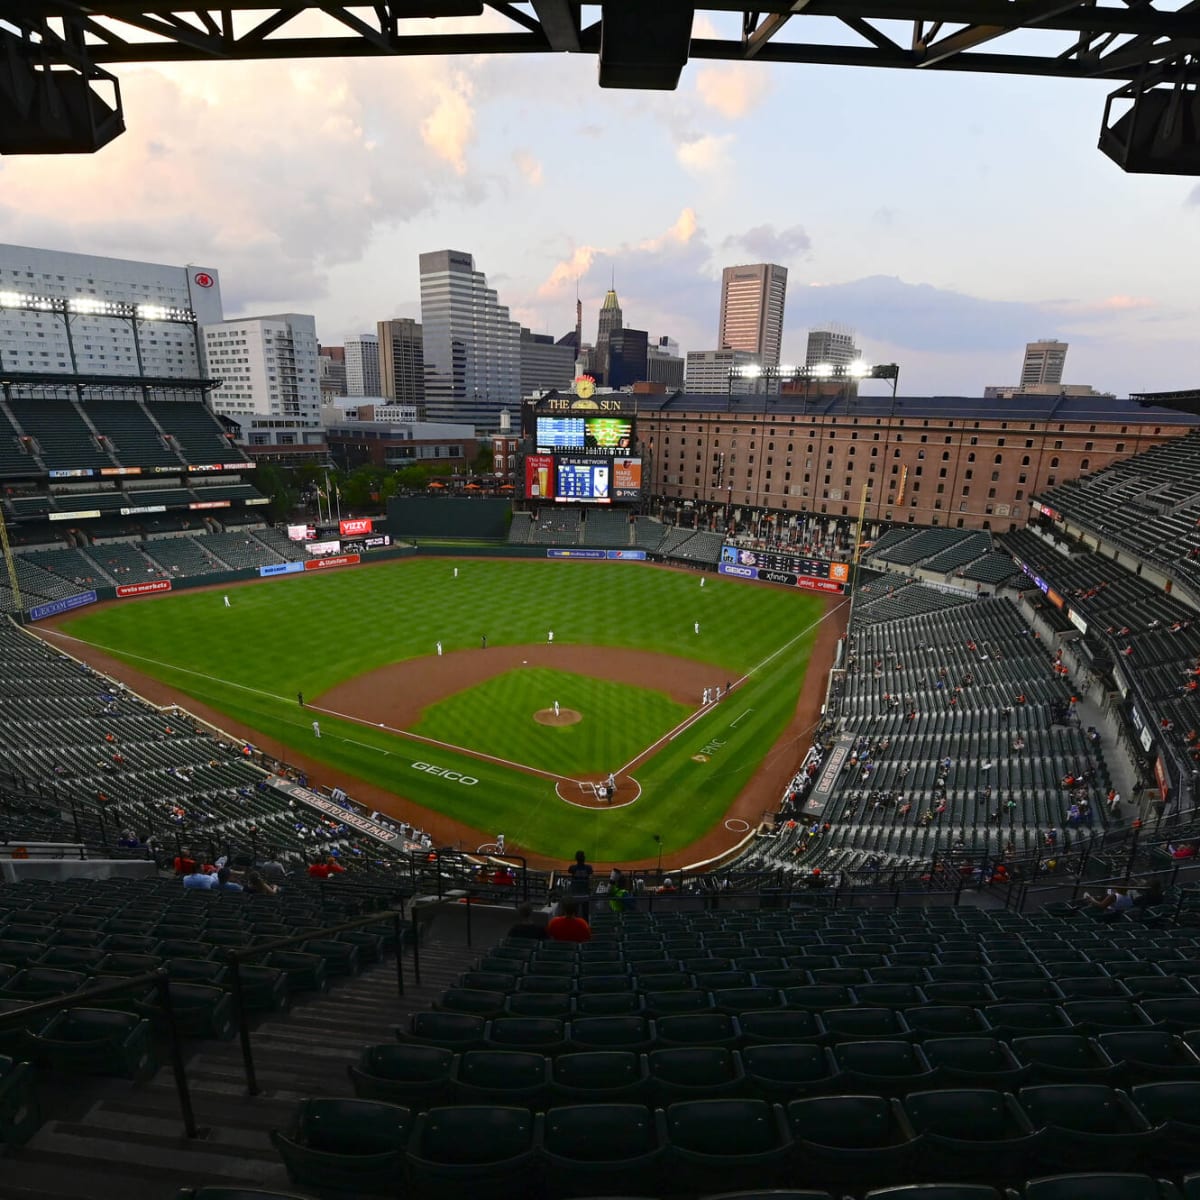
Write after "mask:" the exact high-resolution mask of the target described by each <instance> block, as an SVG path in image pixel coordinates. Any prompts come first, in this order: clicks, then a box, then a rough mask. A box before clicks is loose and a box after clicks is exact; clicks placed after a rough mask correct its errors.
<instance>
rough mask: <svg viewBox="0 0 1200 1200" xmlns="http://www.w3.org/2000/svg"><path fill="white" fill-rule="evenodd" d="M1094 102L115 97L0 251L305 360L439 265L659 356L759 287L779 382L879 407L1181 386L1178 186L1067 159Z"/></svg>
mask: <svg viewBox="0 0 1200 1200" xmlns="http://www.w3.org/2000/svg"><path fill="white" fill-rule="evenodd" d="M493 19H494V18H493ZM481 21H482V23H483V24H485V25H486V22H487V21H488V18H487V17H486V16H485V17H484V18H482V19H481ZM736 27H737V17H736V14H731V15H730V19H729V23H728V26H727V27H725V26H723V27H721V28H720V29H719V30H718V31H717V32H718V33H719V34H720V35H721V36H736V35H737V28H736ZM701 32H711V31H710V30H701ZM1104 87H1105V85H1104V83H1103V82H1098V83H1097V84H1095V85H1094V86H1093V85H1091V84H1088V83H1084V82H1082V81H1056V80H1041V79H1039V80H1017V79H1010V78H999V77H997V78H993V77H978V76H977V77H969V78H968V77H962V76H955V75H953V74H951V73H935V74H932V75H920V76H904V77H898V76H895V75H892V74H889V73H886V72H879V73H873V72H866V71H852V70H835V69H824V68H819V67H786V66H777V65H771V64H768V63H764V62H754V63H691V64H689V66H688V67H687V68H686V70H685V71H684V75H683V79H682V81H681V84H680V88H679V90H678V91H677V92H674V93H669V94H663V95H659V94H648V93H614V92H607V91H604V90H602V89H598V88H596V86H595V63H594V62H593V61H591V60H590V59H588V58H587V57H586V56H580V57H578V58H576V57H573V56H568V57H562V58H549V59H544V60H543V59H539V60H537V61H536V69H531V65H530V63H529V62H528V61H515V60H510V59H505V58H503V57H497V58H464V59H456V60H448V59H438V58H428V59H406V60H389V61H374V60H372V61H362V62H350V61H337V60H331V61H322V62H303V63H270V62H263V63H252V64H245V63H230V64H223V65H222V66H221V67H220V69H219V71H213V70H212V69H211V67H208V66H205V65H187V66H184V65H180V66H144V67H137V68H130V69H128V70H126V71H124V72H123V75H122V88H123V95H124V99H125V103H126V107H127V110H128V111H129V112H130V113H131V114H136V115H137V120H136V121H134V122H131V125H130V131H129V133H128V134H126V135H125V136H124V137H122V138H120V139H117V141H115V142H114V143H113V144H112V145H110V146H109V147H107V148H106V149H105V150H103V151H101V152H100V153H99V154H97V155H94V156H90V157H78V156H66V157H63V158H21V157H11V156H10V157H6V158H5V159H4V160H3V162H0V241H4V242H9V243H16V244H21V245H30V246H40V247H47V248H53V249H61V250H64V251H77V252H83V253H89V254H96V255H102V256H109V257H118V258H135V259H140V260H144V261H149V262H154V261H165V262H180V263H183V262H193V263H214V264H216V265H217V266H218V267H219V268H220V270H221V278H222V285H223V289H224V293H225V311H226V315H227V316H229V317H237V316H245V315H249V316H253V315H255V314H260V313H266V312H279V311H295V312H310V313H312V314H313V315H314V316H315V317H316V319H317V328H318V331H319V334H320V336H321V339H322V341H323V342H326V343H328V344H340V343H342V342H343V340H344V338H345V336H346V335H349V334H355V333H361V332H364V331H367V330H371V329H374V328H375V327H376V324H377V322H378V321H379V320H386V319H390V318H393V317H411V318H414V319H419V318H420V305H419V280H418V269H417V263H418V257H419V255H420V254H421V253H423V252H427V251H429V250H431V249H436V248H439V247H444V246H461V247H463V248H464V249H466V250H468V251H469V252H470V253H471V254H473V255H474V257H475V258H476V260H477V261H478V262H479V263H480V264H481V265H482V267H483V269H484V270H485V271H486V272H487V275H488V280H489V286H490V287H493V288H495V289H496V290H497V292H498V293H499V296H500V299H501V301H502V302H503V303H504V304H505V305H507V306H508V307H509V308H510V310H511V313H512V318H513V320H514V321H518V322H519V323H520V324H522V325H525V326H527V327H528V328H529V329H531V330H532V331H534V332H536V333H543V332H544V333H551V334H553V335H554V336H555V337H558V336H561V335H562V334H563V333H564V332H565V331H567V330H568V329H571V328H572V327H573V325H574V320H573V316H574V313H573V305H574V302H575V295H576V288H577V286H578V289H579V293H580V295H581V296H582V299H583V301H584V304H585V308H586V310H587V311H588V312H589V320H588V326H589V330H590V328H592V327H593V325H592V319H593V316H592V315H593V314H595V313H596V312H597V311H598V309H599V306H600V303H601V302H602V300H603V296H604V293H605V292H606V291H607V289H608V287H609V284H610V280H611V276H612V271H613V268H614V267H615V274H616V285H617V289H618V291H619V293H620V297H621V303H622V307H623V308H624V309H625V311H626V312H627V313H629V314H631V318H630V319H631V320H632V322H633V323H634V324H635V325H636V326H637V327H639V328H642V329H648V330H649V331H650V332H651V333H652V334H653V336H654V337H658V336H661V335H663V334H669V335H670V336H671V337H673V338H675V339H676V340H678V341H679V343H680V344H681V346H682V347H684V348H685V349H706V348H710V347H711V346H712V345H713V341H714V337H713V314H714V313H716V312H717V311H718V309H719V302H720V274H721V270H722V268H723V267H725V266H730V265H733V264H737V263H745V262H775V263H779V264H780V265H781V266H784V267H786V268H787V269H788V272H789V284H790V285H791V286H790V287H789V289H788V291H789V295H788V298H787V310H786V320H785V327H784V334H783V349H782V355H781V357H782V360H783V361H785V362H797V361H802V360H803V355H804V343H805V336H806V333H807V331H808V330H809V329H811V328H813V327H816V326H820V325H822V324H825V323H827V322H829V321H837V322H841V323H844V324H846V325H849V326H852V327H853V328H855V329H856V330H857V331H858V336H859V341H860V344H861V346H862V348H863V352H864V354H865V356H866V357H867V358H868V359H869V360H871V361H875V362H890V361H895V362H898V363H899V364H900V368H901V381H902V387H903V388H904V390H906V391H912V392H924V393H938V394H949V393H959V394H966V395H978V394H981V393H982V389H983V387H984V386H985V385H987V384H990V383H993V382H994V381H995V380H997V379H1009V378H1013V379H1015V378H1016V377H1017V373H1018V371H1019V368H1020V359H1019V357H1018V356H1019V354H1020V348H1021V346H1023V345H1024V344H1025V343H1026V342H1028V341H1030V340H1032V339H1034V338H1041V337H1052V338H1058V339H1061V340H1063V341H1067V342H1070V344H1071V346H1072V351H1071V354H1072V363H1073V366H1072V372H1071V373H1072V375H1073V376H1077V377H1079V378H1081V379H1087V380H1090V381H1092V382H1093V383H1095V384H1096V385H1097V386H1098V387H1102V388H1105V389H1108V390H1113V391H1116V392H1121V393H1125V392H1128V391H1130V390H1135V391H1136V390H1157V389H1163V390H1165V389H1168V388H1174V387H1186V386H1189V385H1192V384H1194V383H1195V379H1194V377H1193V374H1192V372H1193V367H1192V365H1191V364H1192V362H1193V361H1194V351H1193V349H1192V345H1193V334H1192V331H1193V329H1194V328H1195V326H1196V322H1197V318H1198V317H1200V300H1197V299H1196V298H1195V297H1194V295H1193V294H1192V289H1190V287H1189V283H1188V280H1187V279H1186V278H1185V275H1186V273H1185V272H1181V271H1179V270H1178V264H1179V263H1180V262H1181V261H1189V260H1190V259H1194V258H1195V257H1196V256H1197V254H1198V253H1200V187H1197V186H1196V184H1195V183H1194V181H1190V180H1181V179H1177V178H1171V177H1145V176H1126V175H1123V174H1122V173H1121V172H1120V171H1119V170H1118V169H1117V168H1116V167H1114V166H1113V164H1112V163H1111V162H1109V161H1108V160H1107V159H1106V158H1104V156H1103V155H1101V154H1099V153H1098V152H1097V151H1096V150H1095V148H1094V143H1095V132H1096V121H1097V117H1096V111H1097V109H1096V105H1097V100H1098V99H1099V98H1100V97H1101V96H1102V95H1103V91H1104ZM547 94H553V95H554V96H555V103H554V104H553V105H546V104H545V102H544V97H545V96H546V95H547ZM814 97H819V103H820V109H821V112H822V120H823V121H825V122H828V127H829V128H837V129H840V130H842V131H844V133H845V136H839V137H837V138H833V139H827V140H826V142H824V143H823V144H822V150H821V155H820V169H819V170H814V166H813V164H812V162H811V161H809V160H806V159H805V156H804V155H800V156H795V161H789V160H788V157H787V156H785V155H781V154H780V152H779V145H778V138H777V129H776V123H775V122H773V121H770V120H767V119H765V118H766V117H768V116H769V115H770V114H772V113H780V112H786V113H789V114H795V116H796V119H797V120H800V119H803V117H804V114H806V113H809V112H812V111H813V108H814V104H815V103H816V101H815V99H814ZM1048 114H1050V115H1051V116H1052V120H1049V121H1048V120H1047V116H1048ZM634 126H636V127H637V128H638V130H639V136H638V138H636V139H630V138H629V136H628V133H629V130H630V129H631V128H633V127H634ZM1030 127H1035V128H1039V129H1042V130H1043V133H1042V136H1040V137H1039V138H1038V140H1037V141H1036V143H1034V144H1033V145H1032V146H1031V145H1030V143H1029V142H1028V140H1027V134H1026V131H1027V129H1028V128H1030ZM234 129H236V130H237V135H236V136H230V131H231V130H234ZM914 129H920V130H923V131H926V132H927V133H928V137H925V138H922V139H920V140H918V141H916V142H914V139H913V137H912V131H913V130H914ZM264 147H268V148H269V149H268V150H266V151H265V152H264V149H263V148H264ZM1018 167H1019V168H1020V174H1019V175H1018V174H1017V168H1018ZM567 189H569V194H570V197H571V199H570V203H569V204H567V203H564V202H563V197H564V195H566V194H567ZM614 189H616V194H617V195H619V196H620V199H619V200H615V198H614ZM1050 196H1053V197H1055V198H1056V199H1055V200H1054V201H1053V202H1051V203H1047V202H1044V201H1043V197H1050ZM1064 198H1065V199H1064ZM1118 212H1119V213H1120V214H1121V216H1120V225H1119V227H1118V226H1117V225H1116V224H1115V222H1114V219H1113V214H1115V213H1118Z"/></svg>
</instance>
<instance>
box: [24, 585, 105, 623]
mask: <svg viewBox="0 0 1200 1200" xmlns="http://www.w3.org/2000/svg"><path fill="white" fill-rule="evenodd" d="M96 599H97V597H96V593H95V592H80V593H79V595H77V596H66V597H64V598H63V599H62V600H51V601H49V602H48V603H46V604H35V605H34V606H33V607H32V608H31V609H30V610H29V619H30V620H31V621H41V620H44V619H45V618H46V617H56V616H58V614H59V613H65V612H70V611H71V609H73V608H82V607H83V606H84V605H85V604H95V603H96Z"/></svg>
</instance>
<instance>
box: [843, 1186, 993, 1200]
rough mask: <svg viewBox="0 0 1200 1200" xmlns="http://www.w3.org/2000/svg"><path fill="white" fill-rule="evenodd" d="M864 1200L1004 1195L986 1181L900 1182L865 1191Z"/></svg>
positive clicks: (981, 1199)
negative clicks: (894, 1185) (895, 1184)
mask: <svg viewBox="0 0 1200 1200" xmlns="http://www.w3.org/2000/svg"><path fill="white" fill-rule="evenodd" d="M1010 1195H1011V1193H1010ZM864 1200H1004V1197H1003V1196H1002V1195H1001V1194H1000V1193H999V1192H998V1191H996V1189H995V1188H994V1187H988V1185H987V1184H986V1183H902V1184H899V1185H897V1186H896V1187H885V1188H875V1189H874V1190H872V1191H870V1192H867V1193H866V1196H865V1197H864Z"/></svg>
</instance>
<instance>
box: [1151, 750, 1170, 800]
mask: <svg viewBox="0 0 1200 1200" xmlns="http://www.w3.org/2000/svg"><path fill="white" fill-rule="evenodd" d="M1154 779H1155V782H1156V783H1157V784H1158V794H1159V795H1160V796H1161V797H1162V798H1163V799H1164V800H1165V799H1166V798H1167V796H1168V795H1170V792H1171V781H1170V780H1169V779H1168V778H1167V772H1166V770H1165V769H1164V768H1163V765H1162V759H1161V758H1156V759H1155V760H1154Z"/></svg>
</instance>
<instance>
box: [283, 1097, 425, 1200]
mask: <svg viewBox="0 0 1200 1200" xmlns="http://www.w3.org/2000/svg"><path fill="white" fill-rule="evenodd" d="M411 1127H412V1114H411V1113H410V1112H409V1110H408V1109H406V1108H401V1107H399V1106H398V1105H395V1104H381V1103H379V1102H378V1101H373V1100H341V1099H328V1098H316V1099H310V1100H305V1101H302V1102H301V1104H300V1107H299V1110H298V1112H297V1114H296V1117H295V1119H294V1121H293V1123H292V1125H291V1127H290V1128H289V1129H288V1130H287V1132H280V1131H279V1130H273V1131H272V1132H271V1142H272V1144H273V1145H274V1146H275V1149H276V1150H277V1151H278V1153H279V1156H280V1158H282V1159H283V1164H284V1166H285V1167H286V1168H287V1173H288V1178H289V1179H291V1181H292V1182H293V1183H296V1184H299V1185H300V1186H302V1187H311V1188H329V1189H333V1190H336V1191H341V1192H350V1193H352V1194H368V1195H373V1194H380V1193H383V1194H394V1193H395V1189H396V1181H397V1180H398V1179H399V1178H401V1177H402V1175H403V1171H404V1150H405V1146H406V1144H407V1142H408V1138H409V1133H410V1130H411Z"/></svg>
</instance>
